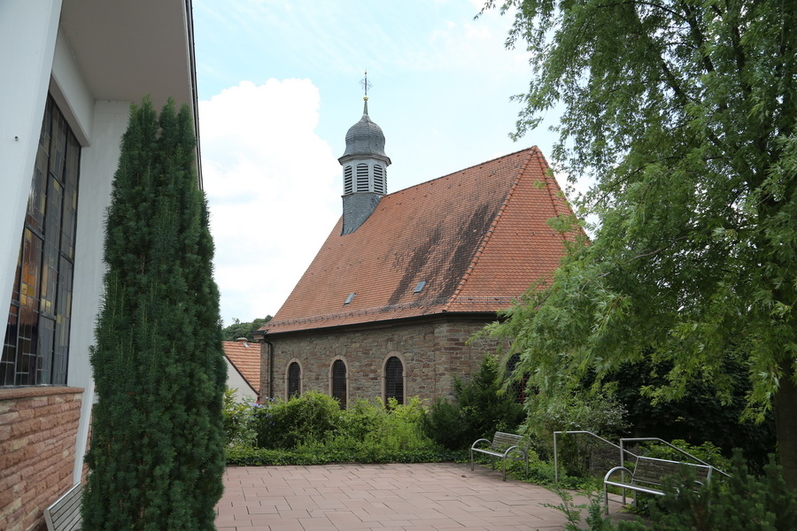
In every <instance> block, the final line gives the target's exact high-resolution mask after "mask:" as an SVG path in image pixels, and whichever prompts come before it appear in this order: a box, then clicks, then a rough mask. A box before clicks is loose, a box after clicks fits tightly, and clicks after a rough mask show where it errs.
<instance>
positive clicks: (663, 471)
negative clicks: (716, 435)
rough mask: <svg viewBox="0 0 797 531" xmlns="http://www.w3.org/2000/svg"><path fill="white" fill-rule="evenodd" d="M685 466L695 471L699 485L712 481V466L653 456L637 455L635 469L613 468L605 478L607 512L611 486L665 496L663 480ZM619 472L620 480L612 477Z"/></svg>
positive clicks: (604, 493)
mask: <svg viewBox="0 0 797 531" xmlns="http://www.w3.org/2000/svg"><path fill="white" fill-rule="evenodd" d="M684 467H689V468H690V470H693V471H694V473H695V483H696V484H697V485H698V486H700V485H704V484H708V483H709V481H711V472H712V471H713V469H714V467H712V466H709V465H698V464H695V463H685V462H681V461H669V460H667V459H656V458H653V457H637V459H636V465H635V466H634V470H633V471H631V470H629V469H628V468H626V467H624V466H616V467H614V468H612V469H611V470H609V471H608V472H607V473H606V475H605V476H604V478H603V502H604V504H605V506H606V514H609V487H610V486H612V487H620V488H622V489H628V490H633V491H635V492H640V493H642V494H653V495H655V496H663V495H664V491H662V490H661V486H662V480H663V479H664V478H665V477H667V476H673V475H677V474H679V473H680V472H681V470H683V468H684ZM617 472H620V473H621V479H620V480H619V481H617V480H613V479H612V476H613V475H614V474H616V473H617ZM626 475H628V476H629V478H628V479H626ZM636 501H637V497H636V496H634V505H636ZM623 502H625V491H623Z"/></svg>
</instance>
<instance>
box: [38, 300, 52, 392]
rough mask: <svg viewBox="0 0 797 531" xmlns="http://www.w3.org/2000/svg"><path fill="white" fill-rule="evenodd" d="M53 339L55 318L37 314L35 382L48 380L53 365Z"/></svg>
mask: <svg viewBox="0 0 797 531" xmlns="http://www.w3.org/2000/svg"><path fill="white" fill-rule="evenodd" d="M54 339H55V320H54V319H51V318H49V317H45V316H43V315H42V316H39V343H38V349H37V350H38V352H36V358H37V366H36V382H35V383H37V384H39V383H44V382H49V381H50V374H51V372H52V367H53V348H54V344H53V341H54Z"/></svg>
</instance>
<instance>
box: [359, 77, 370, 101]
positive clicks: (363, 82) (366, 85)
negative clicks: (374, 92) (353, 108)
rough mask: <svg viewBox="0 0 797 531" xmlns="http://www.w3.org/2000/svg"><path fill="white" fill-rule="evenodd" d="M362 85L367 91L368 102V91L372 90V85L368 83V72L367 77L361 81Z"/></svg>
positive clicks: (366, 98) (365, 98)
mask: <svg viewBox="0 0 797 531" xmlns="http://www.w3.org/2000/svg"><path fill="white" fill-rule="evenodd" d="M360 85H361V86H362V87H363V89H365V97H364V98H363V99H364V100H366V101H368V89H369V88H371V83H369V82H368V70H366V71H365V77H364V78H362V79H361V80H360Z"/></svg>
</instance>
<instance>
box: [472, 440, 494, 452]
mask: <svg viewBox="0 0 797 531" xmlns="http://www.w3.org/2000/svg"><path fill="white" fill-rule="evenodd" d="M482 442H486V443H487V444H492V442H490V439H479V440H477V441H475V442H474V443H473V444H471V445H470V448H471V450H473V449H474V448H476V445H477V444H479V443H482Z"/></svg>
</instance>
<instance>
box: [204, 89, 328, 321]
mask: <svg viewBox="0 0 797 531" xmlns="http://www.w3.org/2000/svg"><path fill="white" fill-rule="evenodd" d="M319 105H320V96H319V92H318V89H317V88H316V87H315V86H314V85H313V83H312V82H311V81H310V80H307V79H305V80H298V79H288V80H284V81H278V80H275V79H270V80H268V81H267V82H266V83H265V84H263V85H259V86H256V85H255V84H253V83H251V82H248V81H242V82H241V83H240V84H238V85H237V86H235V87H231V88H228V89H225V90H224V91H222V92H221V93H220V94H218V95H216V96H213V97H212V98H211V99H210V100H209V101H202V102H200V106H199V108H200V122H199V123H200V128H201V139H202V169H203V179H204V184H205V191H206V192H207V195H208V200H209V205H210V216H211V231H212V233H213V237H214V242H215V244H216V257H215V260H214V263H215V277H216V282H217V283H218V284H219V288H220V290H221V293H222V296H221V300H222V308H221V310H222V319H224V322H225V324H229V323H230V322H231V321H232V319H233V318H239V319H241V320H242V321H251V320H252V319H254V318H256V317H264V316H265V315H266V314H272V315H273V314H274V313H276V312H277V310H278V309H279V306H281V305H282V303H283V302H284V300H285V298H286V297H287V296H288V294H289V293H290V290H291V289H292V288H293V286H294V285H295V284H296V282H297V281H298V279H299V277H300V276H301V275H302V273H304V270H305V269H306V267H307V266H308V265H309V263H310V261H311V260H312V258H313V256H314V255H315V252H316V251H317V249H318V248H320V246H321V244H322V243H323V241H324V239H325V238H326V236H327V235H328V233H329V231H330V230H331V229H332V226H333V225H334V223H335V221H336V220H337V218H338V217H339V215H340V205H339V202H340V193H341V191H340V190H338V188H339V187H340V184H339V179H338V177H339V175H340V165H339V164H338V162H337V160H336V157H334V156H333V154H332V150H331V148H330V146H329V145H328V144H327V143H326V142H325V141H324V140H322V139H321V138H319V137H318V135H317V134H316V132H315V128H316V126H317V125H318V109H319Z"/></svg>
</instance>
